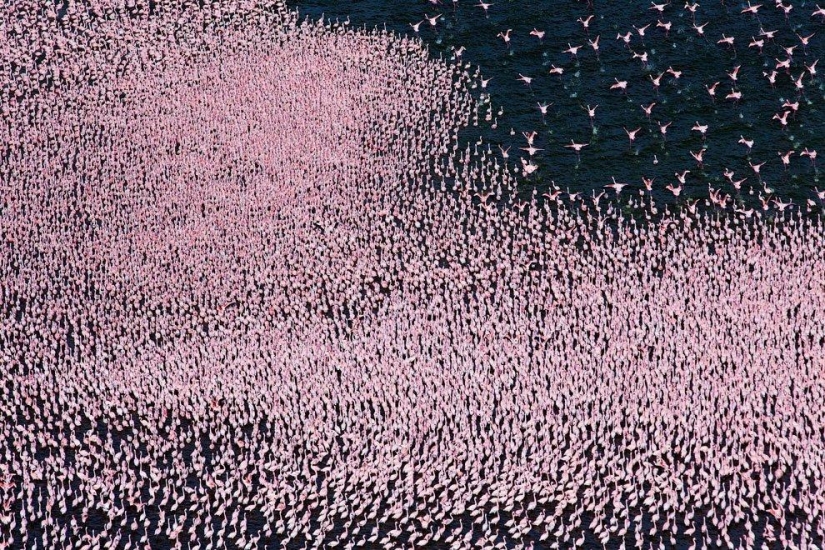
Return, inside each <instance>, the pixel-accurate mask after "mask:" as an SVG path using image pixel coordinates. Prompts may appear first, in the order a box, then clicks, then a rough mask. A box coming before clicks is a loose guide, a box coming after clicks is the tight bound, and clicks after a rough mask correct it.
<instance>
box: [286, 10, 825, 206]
mask: <svg viewBox="0 0 825 550" xmlns="http://www.w3.org/2000/svg"><path fill="white" fill-rule="evenodd" d="M290 6H291V7H294V8H296V9H297V10H298V11H299V13H301V14H302V15H303V16H308V17H311V18H313V19H318V18H320V17H322V16H323V17H324V18H325V19H327V20H331V21H334V20H336V19H338V20H341V21H344V20H347V19H349V21H350V24H351V25H353V26H356V27H359V26H366V27H367V28H373V27H376V26H378V27H386V29H387V30H389V31H392V32H396V33H402V34H407V35H411V36H420V38H421V39H422V40H424V41H425V42H426V43H427V44H428V46H429V49H430V51H431V52H432V53H433V55H434V56H442V57H443V58H445V59H454V58H455V51H456V50H457V49H460V48H464V50H463V51H462V53H461V56H462V58H463V59H464V60H465V61H467V62H470V63H472V65H473V67H472V69H471V70H474V69H475V67H476V66H478V67H480V70H481V76H482V78H484V79H488V78H492V80H490V82H489V84H488V85H487V88H486V89H483V90H482V88H481V87H479V88H477V89H476V90H475V91H476V92H477V93H482V92H487V93H489V95H490V97H491V104H492V109H491V114H490V117H486V116H485V115H486V114H487V111H488V109H487V108H486V107H483V108H482V109H481V116H480V117H479V125H478V127H473V126H471V127H469V128H468V129H467V130H466V131H465V132H464V138H465V139H467V140H468V141H470V142H471V143H473V142H475V141H477V140H478V138H479V137H483V138H484V141H485V143H488V144H491V145H492V150H493V151H494V152H496V153H497V154H499V155H501V152H500V151H499V149H498V145H501V146H502V147H503V148H504V149H505V150H506V149H507V148H508V147H510V148H511V149H510V151H509V159H507V162H509V163H510V164H511V165H513V166H515V167H520V166H521V162H520V161H519V160H518V157H524V158H525V159H528V158H530V157H529V153H528V152H526V151H523V150H520V149H519V148H521V147H527V142H526V140H525V138H524V137H523V135H522V132H531V131H536V132H538V135H537V137H536V139H535V147H536V148H540V149H542V151H537V152H535V154H534V156H533V157H532V161H533V162H534V163H535V164H537V165H538V166H539V169H538V170H537V171H536V172H535V173H533V174H531V175H530V176H528V177H527V180H528V185H529V186H536V187H537V188H538V189H539V190H540V191H545V190H546V189H548V185H549V183H550V182H551V181H554V182H555V184H556V185H557V186H559V187H560V188H561V189H562V190H566V189H569V190H570V191H573V192H575V191H584V192H585V193H588V194H589V193H591V192H592V190H602V188H603V186H604V185H606V184H609V183H611V181H612V180H611V178H613V177H615V179H616V181H619V182H623V183H628V184H629V186H628V187H627V188H626V189H625V190H624V191H623V193H622V195H623V196H624V197H625V200H626V197H627V196H629V195H628V191H629V192H630V193H632V194H634V195H637V196H638V193H639V191H641V190H644V185H643V180H642V178H643V177H646V178H654V182H653V190H654V191H653V196H654V197H655V198H656V200H657V203H663V202H667V203H674V202H675V203H678V204H682V205H684V204H685V203H686V201H689V200H690V199H691V198H700V199H706V198H707V197H708V195H709V187H708V186H709V185H710V186H711V187H712V188H713V189H719V190H721V192H722V193H723V194H728V195H730V196H731V197H732V198H733V199H735V203H734V204H735V205H737V206H738V207H740V208H747V207H753V208H757V209H761V208H762V203H761V202H760V200H759V197H760V194H761V195H762V196H763V197H765V198H767V197H768V196H771V195H773V196H775V197H781V200H783V201H787V200H788V199H791V200H792V201H793V203H794V204H795V205H801V206H802V207H803V208H805V207H806V206H807V205H806V201H807V200H808V199H811V200H813V201H815V202H817V204H818V206H817V207H814V209H813V210H814V212H818V211H819V210H818V208H819V206H821V202H819V201H818V199H817V198H816V195H815V192H814V189H815V188H817V187H818V188H819V189H822V188H823V187H825V184H823V182H821V181H820V180H821V174H820V173H819V170H818V169H817V167H816V165H815V164H814V163H812V162H811V161H810V160H809V159H808V158H806V157H801V156H800V153H801V152H803V151H804V150H805V148H808V149H812V150H819V151H820V152H825V112H823V100H824V99H825V85H823V81H822V78H821V74H820V73H821V71H816V69H817V68H819V66H818V65H817V66H814V70H815V71H816V72H817V74H816V75H815V76H812V75H811V74H810V72H809V71H808V69H807V68H806V67H807V66H811V65H812V64H813V63H814V62H815V60H817V59H818V58H819V57H821V55H822V52H823V39H825V33H823V32H822V31H821V29H822V26H823V25H822V22H821V21H819V20H818V19H816V18H812V17H811V13H812V12H813V11H814V10H815V9H816V6H815V4H814V3H813V2H797V3H795V4H794V6H793V9H792V10H791V11H790V13H789V14H788V15H787V17H786V15H785V12H784V11H783V10H780V9H778V8H776V7H774V6H772V5H768V4H766V5H765V6H764V7H763V8H762V9H761V10H759V12H758V17H754V16H753V15H751V14H747V13H746V14H743V13H741V11H742V9H743V8H744V7H745V6H746V4H743V3H740V2H718V1H714V2H706V3H704V2H703V3H702V4H701V6H699V7H698V8H697V10H696V12H695V14H692V13H691V12H690V11H689V10H688V9H685V8H684V7H683V6H682V5H680V4H676V3H672V4H670V5H669V6H667V7H665V8H664V11H663V13H661V14H660V13H659V12H658V11H657V10H655V9H653V8H652V7H651V6H650V4H646V3H644V2H636V1H633V2H627V1H624V2H594V7H593V9H590V8H588V6H587V4H586V3H585V2H581V1H561V2H549V1H534V0H533V1H529V0H528V1H522V0H509V1H505V0H500V1H498V2H493V3H492V5H491V6H490V7H489V10H488V12H487V13H488V16H487V17H485V11H484V9H482V8H481V7H479V5H478V3H477V2H469V1H467V0H462V1H460V2H451V1H449V0H442V1H441V3H440V4H439V5H432V4H431V3H429V2H424V1H421V0H397V1H393V2H386V1H383V0H362V1H338V0H302V1H298V2H291V3H290ZM438 14H441V18H439V19H438V20H437V22H436V25H435V26H434V27H433V26H432V25H431V24H430V22H429V21H428V20H427V19H426V17H435V16H436V15H438ZM590 15H592V16H593V18H592V20H591V21H590V22H589V29H587V31H585V29H584V27H583V25H582V23H580V22H579V21H578V19H579V18H582V19H586V18H587V17H588V16H590ZM657 21H662V23H667V22H670V23H671V28H670V31H669V32H666V31H665V29H664V28H662V27H657V26H656V24H657ZM418 22H422V24H421V25H420V27H419V32H418V33H416V32H415V31H414V29H413V28H412V27H411V24H415V23H418ZM646 25H650V26H649V27H647V28H646V29H644V30H643V32H644V36H640V34H639V32H638V30H637V29H639V28H642V27H644V26H646ZM695 27H700V28H701V30H702V32H703V33H704V34H703V35H700V34H699V31H698V30H697V29H696V28H695ZM507 29H512V31H511V33H510V35H509V36H510V43H509V46H507V45H506V44H505V41H504V40H503V39H502V38H501V37H498V36H497V35H498V34H499V33H504V32H506V31H507ZM533 29H536V30H539V31H544V32H545V33H546V35H545V36H544V38H543V39H542V40H539V39H538V38H537V37H536V36H532V35H531V34H530V32H531V31H532V30H533ZM763 31H764V33H768V34H773V39H772V40H771V39H770V38H769V37H768V36H766V35H765V34H764V33H763ZM773 31H775V33H773ZM627 32H630V33H631V38H630V43H629V44H625V42H624V41H623V40H619V39H617V35H619V34H622V35H625V34H626V33H627ZM760 33H762V34H760ZM812 34H813V36H812V37H810V35H812ZM723 35H724V36H725V37H732V38H733V39H734V43H733V47H730V46H729V45H727V44H725V43H722V44H720V43H718V41H719V40H721V39H722V38H723ZM597 36H598V37H600V38H599V50H598V55H597V54H596V51H595V50H594V49H593V48H592V47H591V46H590V45H589V42H588V40H593V41H595V39H596V37H597ZM800 37H806V38H807V37H809V38H807V40H808V44H807V46H804V45H803V44H802V42H801V39H800ZM760 39H762V40H764V45H763V46H762V51H761V52H760V49H759V48H758V47H756V46H749V44H750V43H751V42H752V41H753V40H760ZM571 45H572V46H582V48H581V49H580V50H579V51H578V53H577V55H576V56H575V57H574V56H572V55H571V54H570V53H564V50H566V49H567V48H568V47H569V46H571ZM792 46H796V49H795V50H794V51H793V52H792V56H791V57H790V70H789V71H788V70H786V69H785V68H781V67H780V68H778V69H777V64H778V61H784V60H786V59H788V54H787V51H786V50H785V49H784V48H787V47H792ZM634 53H635V54H636V55H637V56H643V55H644V54H645V53H646V54H647V62H646V63H643V61H642V60H641V58H640V57H637V58H635V59H634ZM553 66H555V67H559V68H562V69H563V70H564V73H563V74H561V75H557V74H553V75H551V74H549V71H550V69H551V68H552V67H553ZM737 66H740V68H739V70H738V73H737V74H736V81H734V80H733V79H732V78H731V77H730V76H729V75H728V73H731V72H733V71H734V68H735V67H737ZM671 67H672V68H673V70H674V71H675V72H681V75H680V76H679V78H678V79H677V78H674V76H673V75H672V74H671V73H667V72H666V71H667V69H668V68H671ZM774 70H776V71H777V73H778V74H777V76H776V81H775V84H774V85H773V86H772V85H771V83H770V82H769V80H768V77H767V76H766V74H767V75H770V73H771V72H772V71H774ZM662 73H665V74H664V76H663V77H662V78H661V80H660V85H659V88H658V90H657V89H656V87H655V86H654V84H653V82H652V80H653V79H655V78H657V77H658V76H659V75H661V74H662ZM520 75H524V76H527V77H530V78H532V79H533V80H532V82H531V83H530V85H529V86H527V85H526V84H525V83H524V82H523V81H520V80H519V76H520ZM800 75H804V76H803V77H802V82H801V83H802V85H803V86H804V87H803V88H802V89H801V90H800V89H798V88H797V87H796V84H795V82H796V81H797V80H798V79H799V77H800ZM616 80H619V81H626V82H627V89H626V93H622V92H621V91H619V90H615V89H611V85H613V84H615V83H616ZM714 82H719V84H718V86H717V87H716V97H715V99H714V98H713V97H711V95H710V94H709V93H708V90H707V87H708V86H712V85H713V83H714ZM733 90H736V91H738V92H740V93H741V94H742V95H741V99H740V100H738V101H736V100H734V99H725V97H726V96H727V95H728V94H730V93H731V92H732V91H733ZM652 102H655V103H656V105H655V106H654V107H653V108H652V111H651V115H650V117H649V118H648V116H647V115H646V114H645V112H644V110H643V109H642V106H643V105H644V106H649V105H650V104H651V103H652ZM786 102H788V103H793V104H795V103H797V102H798V107H797V109H798V110H797V111H796V112H793V111H792V109H791V108H790V107H785V108H783V105H784V104H785V103H786ZM539 103H541V104H545V105H546V104H550V105H549V107H548V108H547V114H546V115H545V116H543V115H542V113H541V112H540V108H539ZM587 105H590V106H591V107H592V106H596V105H598V108H597V109H596V116H595V119H594V122H593V124H592V125H591V121H590V118H589V116H588V113H587V111H586V109H585V107H586V106H587ZM501 109H503V114H501V115H499V114H498V113H499V111H500V110H501ZM785 111H791V112H790V114H789V115H788V116H787V118H786V122H787V126H783V125H782V124H781V123H780V121H779V120H776V119H773V116H774V115H777V114H778V115H780V116H781V115H782V113H783V112H785ZM485 118H491V120H485ZM668 122H670V123H671V125H670V126H668V128H667V135H666V136H663V135H662V134H661V132H660V127H659V123H661V124H667V123H668ZM696 123H699V125H700V126H705V125H706V126H707V130H706V136H705V138H704V139H703V138H702V135H701V133H700V132H699V131H697V130H692V128H693V127H694V126H695V125H696ZM637 128H641V129H640V130H639V132H638V134H637V136H636V139H635V141H634V142H633V143H631V142H630V140H629V139H628V135H627V133H626V131H625V129H627V130H629V131H632V130H635V129H637ZM740 137H744V138H746V139H747V140H753V141H754V144H753V148H752V150H751V151H750V152H749V151H748V148H747V147H746V146H745V145H743V144H740V143H738V142H739V140H740ZM665 138H666V139H665ZM571 141H575V142H577V143H588V144H589V145H588V146H587V147H585V148H584V149H583V150H582V152H581V155H580V157H577V155H576V153H575V152H574V151H573V150H572V149H570V148H565V147H564V146H565V145H569V144H570V143H571ZM702 149H705V152H704V153H703V157H702V160H703V165H702V166H700V165H699V164H698V163H697V161H696V160H695V159H694V157H693V156H692V155H691V152H693V153H697V154H698V153H699V152H700V151H701V150H702ZM788 151H794V154H792V155H791V156H790V165H789V166H788V167H787V168H786V167H785V166H784V165H783V162H782V159H781V157H780V153H782V154H785V153H787V152H788ZM502 160H503V161H504V160H505V159H502ZM821 160H822V159H821V158H820V159H819V161H820V164H821ZM763 162H764V163H765V164H764V166H763V167H762V168H761V171H760V176H761V181H760V178H759V177H757V175H756V174H755V173H754V171H753V170H752V168H751V166H750V163H753V164H760V163H763ZM726 169H729V170H732V171H733V172H734V176H732V178H731V179H726V178H725V176H724V171H725V170H726ZM684 170H689V171H690V173H689V174H687V175H686V178H685V182H684V185H683V186H681V185H680V183H679V181H678V179H677V177H676V175H675V174H676V172H679V173H682V172H683V171H684ZM743 178H747V180H746V181H745V182H743V183H742V184H741V186H740V189H739V190H737V189H736V188H735V186H734V185H732V183H731V180H733V181H738V180H741V179H743ZM668 185H671V186H673V187H674V188H678V187H683V190H682V192H681V194H680V195H679V196H678V197H676V196H674V194H673V193H672V191H670V190H668V189H666V186H668ZM771 191H773V193H771ZM607 196H610V197H612V196H614V192H613V190H607ZM729 204H730V203H729ZM728 208H730V205H729V206H728ZM771 208H773V206H771Z"/></svg>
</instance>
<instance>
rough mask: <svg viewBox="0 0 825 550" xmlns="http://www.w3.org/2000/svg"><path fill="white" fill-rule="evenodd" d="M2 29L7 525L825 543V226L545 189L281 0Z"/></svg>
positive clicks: (20, 531)
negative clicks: (639, 210) (527, 182)
mask: <svg viewBox="0 0 825 550" xmlns="http://www.w3.org/2000/svg"><path fill="white" fill-rule="evenodd" d="M479 6H480V7H482V8H483V9H484V10H485V12H486V11H487V9H488V8H490V7H491V6H493V4H483V3H480V4H479ZM485 6H486V7H485ZM2 20H3V22H4V27H2V32H3V33H4V40H3V41H2V45H0V48H2V49H3V50H2V56H0V57H2V58H3V59H6V60H9V61H7V62H6V66H5V69H6V70H5V72H3V73H2V76H1V77H0V79H2V80H0V84H2V88H0V89H2V94H0V112H2V125H0V146H1V147H2V149H0V155H1V156H0V160H1V162H0V186H2V191H3V192H2V195H1V196H0V250H2V252H0V312H2V314H1V315H0V365H2V367H3V368H2V369H0V432H1V433H0V548H9V549H11V548H15V549H16V548H32V549H44V550H50V549H57V548H80V549H84V550H91V549H111V548H118V549H146V548H152V549H155V548H174V549H182V548H187V549H198V550H213V549H224V548H228V549H244V550H251V549H260V548H288V549H307V548H336V547H338V548H347V549H350V550H351V549H354V548H362V547H363V548H385V549H399V548H445V547H449V548H451V549H456V550H458V549H463V548H483V549H488V550H491V549H503V548H530V549H533V548H572V547H584V548H607V547H610V548H655V549H661V548H673V547H677V546H679V547H689V548H697V547H701V548H704V547H707V546H709V545H713V546H717V547H720V546H726V547H729V548H777V547H781V548H808V549H809V548H814V547H818V548H821V547H822V546H823V544H825V523H824V522H825V519H824V518H823V515H825V487H824V486H823V485H824V483H823V481H824V480H823V477H824V476H825V376H823V374H824V373H825V370H824V369H825V353H823V352H825V316H823V315H822V311H823V310H825V278H824V277H823V275H822V274H823V267H825V232H823V226H822V222H821V219H820V218H819V217H811V216H808V217H803V216H802V215H801V212H800V211H799V210H798V209H797V210H793V209H789V208H787V204H788V203H785V202H782V201H777V202H778V204H774V205H772V207H771V211H772V212H773V211H776V212H775V214H774V215H772V216H767V215H763V216H761V217H760V216H759V215H753V214H754V211H753V210H746V209H744V208H737V209H736V210H734V211H733V212H731V211H727V212H720V211H718V210H716V211H713V210H702V209H696V208H695V207H696V202H695V201H694V202H691V203H688V204H689V208H687V209H684V210H679V211H671V210H670V209H668V208H667V207H665V208H663V209H662V210H661V211H660V212H659V215H655V214H656V212H655V210H656V205H655V203H653V202H652V199H650V198H649V197H648V201H649V202H648V208H649V211H648V212H647V213H646V216H645V217H641V218H635V217H630V216H628V215H626V213H625V211H624V210H622V209H621V208H620V207H619V206H618V205H616V204H615V203H610V202H607V201H606V203H602V202H600V199H601V198H602V197H603V196H604V192H602V193H601V194H599V195H596V194H595V193H593V195H592V200H591V198H590V197H588V196H586V195H582V198H581V201H580V202H574V203H572V204H571V203H570V202H565V201H563V200H562V196H561V194H560V193H561V191H560V190H559V188H558V187H557V186H555V185H552V186H551V188H550V189H549V190H548V193H545V194H544V196H541V195H539V194H538V192H537V191H535V190H528V191H527V192H524V189H523V186H520V178H519V177H518V176H517V175H516V174H515V173H514V172H513V171H512V169H511V168H510V167H508V166H506V165H504V164H501V163H500V162H499V155H497V154H496V153H494V152H493V149H492V147H491V145H490V144H488V143H485V142H484V141H483V140H481V142H477V143H475V144H474V145H473V144H468V145H467V146H466V148H464V147H460V146H459V145H458V144H459V138H458V134H459V132H460V131H461V130H462V129H463V128H466V127H468V126H470V125H471V124H473V123H474V122H475V121H477V119H478V116H479V112H480V110H481V106H480V104H479V102H478V101H477V100H476V99H475V98H474V97H473V95H472V93H471V90H472V89H473V87H474V86H475V85H476V83H477V81H478V79H479V75H478V74H477V73H473V72H471V70H470V65H469V64H468V63H465V62H461V61H457V62H455V63H453V64H449V63H446V62H444V61H440V60H436V59H432V58H431V57H430V56H429V55H428V53H427V50H426V47H425V46H424V45H423V43H422V42H421V41H420V40H417V39H410V38H406V37H399V36H396V35H393V34H391V33H388V32H386V31H381V30H374V31H371V32H367V31H361V30H356V29H353V28H351V26H350V25H349V24H348V23H347V22H343V23H337V24H332V25H329V24H324V23H322V22H314V21H311V20H308V19H306V20H300V19H299V18H298V17H297V16H296V15H295V13H294V12H291V11H289V10H288V9H287V8H286V6H285V5H284V4H283V3H282V2H281V1H280V0H212V1H211V2H208V3H204V4H199V3H195V2H192V3H182V4H180V5H174V6H173V5H170V4H163V3H155V2H143V1H141V0H129V1H128V2H126V3H125V4H124V3H121V2H109V1H107V0H98V1H96V2H89V3H64V4H61V5H60V6H58V7H57V8H53V7H51V5H47V6H46V7H44V6H43V4H41V3H40V2H37V1H36V0H19V1H18V2H14V3H10V4H8V5H6V6H4V7H3V8H2ZM539 39H541V37H539ZM590 109H591V108H590V107H589V106H588V110H590ZM592 110H593V111H595V107H593V108H592ZM591 117H592V115H591ZM698 124H699V123H698V122H697V125H698ZM535 137H536V136H535V134H532V133H525V138H526V139H527V140H528V147H530V148H533V147H534V146H533V139H534V138H535ZM570 146H571V147H573V148H575V152H576V153H579V152H580V149H581V148H583V147H585V144H577V143H576V142H574V141H573V142H571V144H570ZM536 149H538V148H536ZM501 151H502V153H503V152H504V149H501ZM530 154H531V156H532V153H530ZM811 155H815V153H814V152H813V151H811V152H810V153H809V154H808V155H807V156H809V158H810V160H811V162H813V160H814V158H813V157H811ZM524 162H525V167H526V166H528V164H527V163H526V161H524ZM686 173H687V171H686V172H685V173H683V175H682V177H685V174H686ZM757 174H758V173H757ZM730 179H731V181H733V173H732V172H731V175H730ZM626 185H627V184H626V183H619V182H617V181H616V180H615V178H614V179H613V184H612V185H608V186H607V187H609V188H611V189H613V191H615V193H616V195H618V194H619V193H620V192H621V191H622V188H623V187H624V186H626ZM645 186H646V187H648V188H652V186H653V180H652V179H650V180H646V181H645ZM816 197H817V198H816V199H815V200H817V201H820V202H821V201H823V200H825V192H820V191H819V190H817V195H816ZM711 198H712V199H713V200H714V201H715V202H720V203H724V202H726V200H725V198H724V195H723V194H722V193H721V191H719V190H717V189H711ZM812 200H813V199H812ZM723 206H724V205H723Z"/></svg>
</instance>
